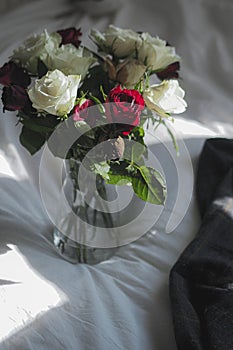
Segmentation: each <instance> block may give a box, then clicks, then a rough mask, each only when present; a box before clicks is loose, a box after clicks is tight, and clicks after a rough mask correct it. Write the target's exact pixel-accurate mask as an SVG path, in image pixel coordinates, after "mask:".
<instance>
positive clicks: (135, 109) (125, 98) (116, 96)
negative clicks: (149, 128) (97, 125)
mask: <svg viewBox="0 0 233 350" xmlns="http://www.w3.org/2000/svg"><path fill="white" fill-rule="evenodd" d="M144 106H145V102H144V99H143V97H142V95H141V94H140V93H139V92H138V91H137V90H128V89H122V88H121V86H120V85H118V86H117V87H115V88H113V89H112V90H111V91H110V92H109V94H108V96H107V98H106V105H105V107H106V118H107V120H108V122H110V123H117V124H119V125H118V126H119V127H120V128H123V129H124V130H123V132H122V134H123V135H128V134H129V133H130V131H131V130H132V129H133V127H134V126H137V125H138V124H139V123H140V115H141V112H142V110H143V109H144Z"/></svg>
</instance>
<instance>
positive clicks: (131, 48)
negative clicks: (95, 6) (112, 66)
mask: <svg viewBox="0 0 233 350" xmlns="http://www.w3.org/2000/svg"><path fill="white" fill-rule="evenodd" d="M90 36H91V38H92V39H93V41H94V42H95V43H96V44H97V45H98V46H99V47H100V48H101V50H102V51H103V52H107V53H110V54H113V55H114V56H116V57H118V58H125V57H128V56H130V55H132V54H133V55H135V54H136V45H139V43H141V38H140V35H139V34H138V33H136V32H134V31H133V30H130V29H121V28H118V27H115V26H113V25H110V26H109V27H108V28H107V30H106V31H105V32H104V33H100V32H99V31H98V30H95V29H93V30H91V35H90Z"/></svg>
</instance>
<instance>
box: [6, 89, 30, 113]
mask: <svg viewBox="0 0 233 350" xmlns="http://www.w3.org/2000/svg"><path fill="white" fill-rule="evenodd" d="M2 102H3V106H4V111H5V110H8V111H19V110H22V109H25V108H30V107H31V101H30V99H29V97H28V94H27V91H26V90H25V89H24V88H23V87H22V86H19V85H10V86H5V87H4V88H3V93H2Z"/></svg>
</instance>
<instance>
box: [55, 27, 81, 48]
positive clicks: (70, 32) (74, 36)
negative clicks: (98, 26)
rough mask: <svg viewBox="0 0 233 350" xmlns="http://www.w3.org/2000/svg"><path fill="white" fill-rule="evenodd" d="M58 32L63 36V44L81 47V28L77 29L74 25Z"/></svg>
mask: <svg viewBox="0 0 233 350" xmlns="http://www.w3.org/2000/svg"><path fill="white" fill-rule="evenodd" d="M57 33H58V34H60V35H61V37H62V42H61V45H65V44H72V45H74V46H75V47H77V48H78V47H79V45H80V43H81V41H80V40H79V39H80V36H81V35H82V33H81V28H79V29H76V28H74V27H71V28H67V29H62V30H58V31H57Z"/></svg>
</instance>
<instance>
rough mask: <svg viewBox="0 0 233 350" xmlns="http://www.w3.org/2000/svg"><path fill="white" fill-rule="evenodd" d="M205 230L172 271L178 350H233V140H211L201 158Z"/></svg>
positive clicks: (200, 194) (200, 200)
mask: <svg viewBox="0 0 233 350" xmlns="http://www.w3.org/2000/svg"><path fill="white" fill-rule="evenodd" d="M196 191H197V199H198V205H199V209H200V213H201V216H202V223H201V227H200V230H199V232H198V234H197V236H196V238H195V239H194V240H193V242H192V243H191V244H190V245H189V246H188V247H187V248H186V249H185V251H184V252H183V253H182V255H181V256H180V258H179V259H178V261H177V263H176V264H175V266H174V267H173V268H172V270H171V273H170V300H171V307H172V313H173V320H174V330H175V337H176V342H177V348H178V350H194V349H195V350H199V349H200V350H203V349H205V350H210V349H211V350H215V349H216V350H232V349H233V140H229V139H210V140H207V141H206V143H205V145H204V148H203V151H202V154H201V156H200V160H199V166H198V172H197V184H196Z"/></svg>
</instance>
